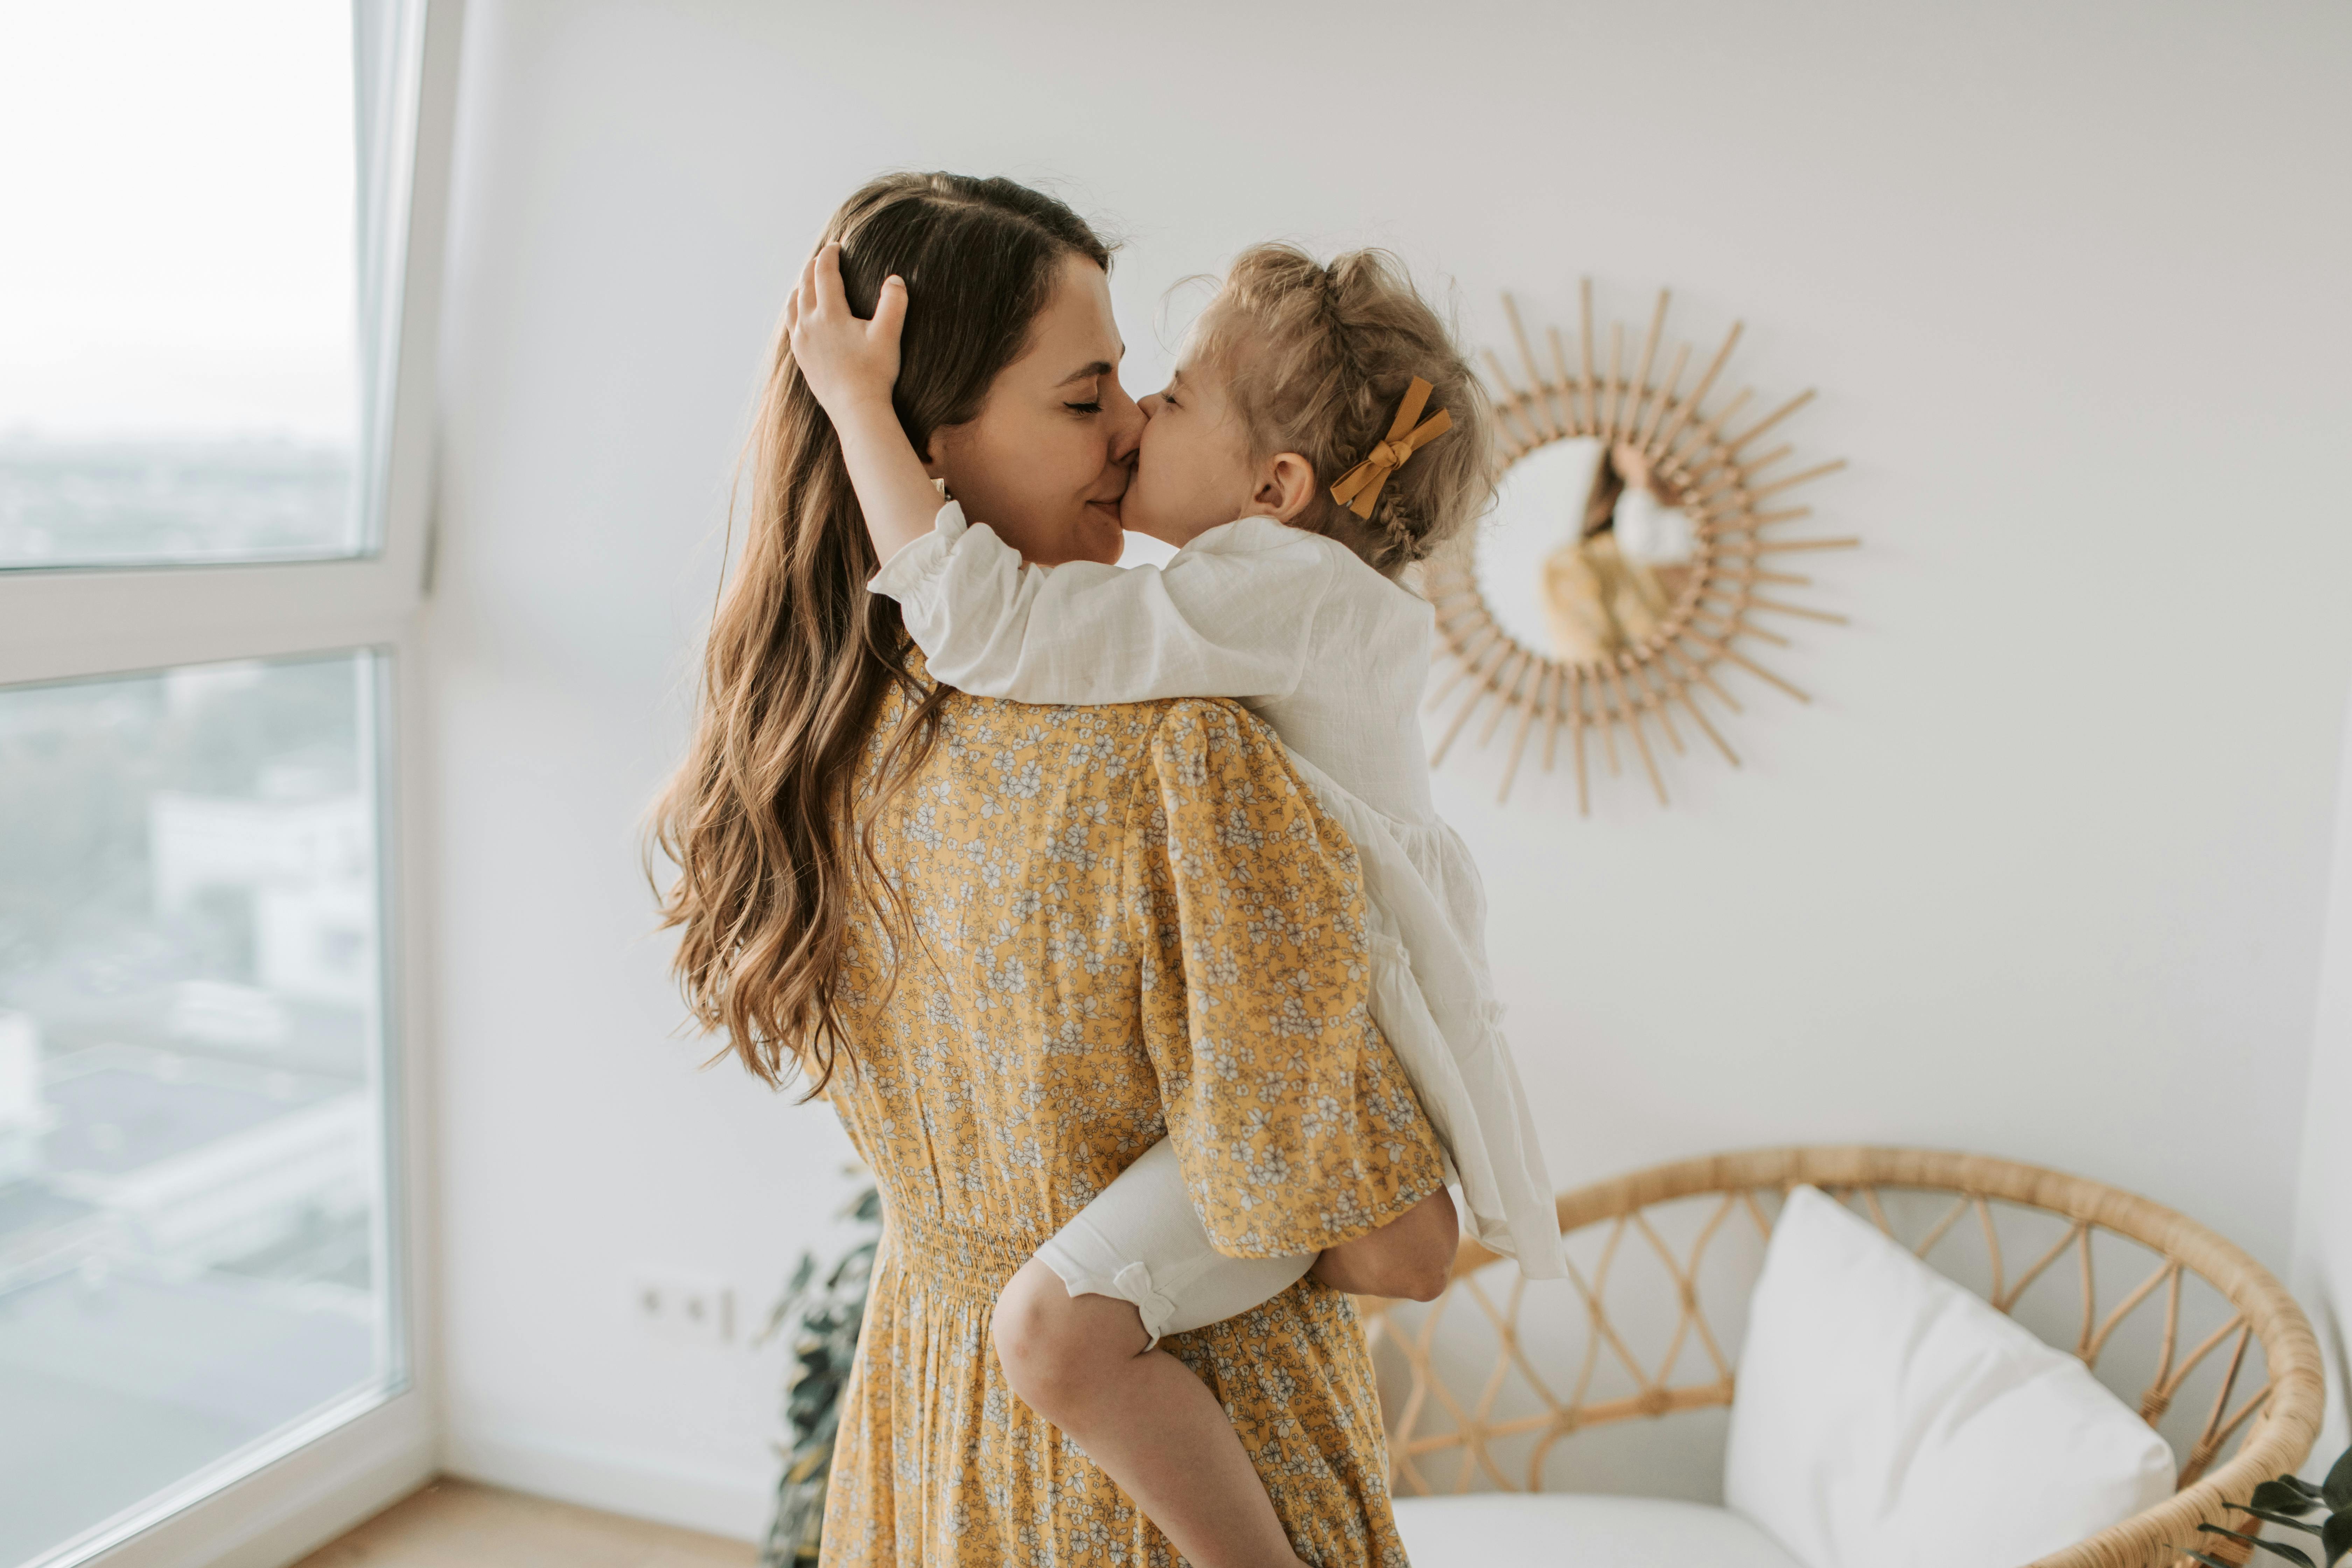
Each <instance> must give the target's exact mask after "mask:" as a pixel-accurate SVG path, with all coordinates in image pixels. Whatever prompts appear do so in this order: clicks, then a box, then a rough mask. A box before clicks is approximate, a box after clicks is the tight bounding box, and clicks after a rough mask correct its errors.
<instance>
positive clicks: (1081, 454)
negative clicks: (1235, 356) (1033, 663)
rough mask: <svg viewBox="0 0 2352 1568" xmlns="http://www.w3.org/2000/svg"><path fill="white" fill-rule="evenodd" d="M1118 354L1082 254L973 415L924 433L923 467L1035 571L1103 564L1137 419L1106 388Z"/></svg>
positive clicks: (1119, 393) (1101, 288) (1066, 264)
mask: <svg viewBox="0 0 2352 1568" xmlns="http://www.w3.org/2000/svg"><path fill="white" fill-rule="evenodd" d="M1125 352H1126V345H1125V344H1124V343H1122V342H1120V341H1119V335H1118V323H1117V322H1116V321H1113V320H1112V319H1111V311H1110V279H1108V278H1107V277H1105V276H1104V274H1103V269H1102V268H1099V267H1097V266H1096V265H1095V264H1094V263H1093V262H1091V261H1089V260H1087V258H1085V257H1083V256H1070V257H1066V258H1064V260H1063V263H1062V272H1061V278H1060V280H1059V281H1058V282H1057V283H1056V285H1055V289H1054V295H1053V298H1052V300H1050V301H1048V302H1047V304H1046V306H1045V310H1042V311H1040V312H1039V313H1038V316H1037V319H1036V321H1034V322H1033V323H1031V325H1030V329H1029V343H1028V346H1027V347H1026V348H1024V350H1023V351H1022V353H1021V357H1020V358H1018V359H1016V360H1014V361H1013V363H1011V364H1008V365H1006V366H1005V367H1004V368H1003V370H1001V371H999V372H998V373H997V375H996V380H995V381H994V382H993V383H992V384H990V386H989V389H988V398H987V400H986V401H985V402H983V403H982V405H981V408H980V412H979V414H977V415H975V416H973V417H972V418H971V419H970V420H968V421H967V422H965V423H964V424H961V425H950V426H942V427H941V428H940V429H939V430H937V431H934V432H933V433H932V436H931V449H930V453H929V458H930V460H929V462H928V463H926V464H925V465H924V466H925V468H927V469H928V470H929V473H930V476H931V477H932V478H933V479H945V480H947V482H948V490H949V492H950V494H952V495H953V496H954V497H955V498H956V500H959V501H961V502H962V503H963V508H964V511H965V513H966V515H967V516H969V517H970V518H971V520H972V521H974V522H985V523H987V524H989V525H990V526H991V527H992V528H994V529H995V530H996V533H997V537H998V538H1000V539H1002V540H1003V541H1004V542H1005V543H1007V544H1010V545H1011V546H1013V549H1015V550H1018V551H1019V552H1021V553H1022V554H1023V556H1024V557H1025V558H1027V559H1028V560H1030V561H1033V562H1035V563H1037V564H1039V565H1041V566H1058V565H1060V564H1061V563H1063V562H1066V561H1099V562H1102V563H1105V564H1106V565H1110V564H1115V563H1117V562H1118V555H1119V550H1120V547H1121V545H1122V543H1123V541H1122V540H1121V538H1120V537H1119V533H1120V525H1119V504H1120V499H1121V498H1122V497H1123V496H1125V495H1126V494H1127V490H1128V483H1129V478H1130V476H1131V472H1132V469H1131V464H1132V460H1133V458H1134V456H1135V449H1136V444H1137V441H1138V439H1139V437H1140V436H1141V435H1142V432H1143V413H1142V410H1140V409H1139V408H1138V407H1137V406H1136V405H1135V400H1134V399H1133V398H1131V397H1129V395H1127V393H1126V391H1125V389H1123V388H1122V387H1121V386H1120V385H1119V384H1118V363H1119V359H1120V357H1121V355H1122V354H1124V353H1125Z"/></svg>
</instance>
